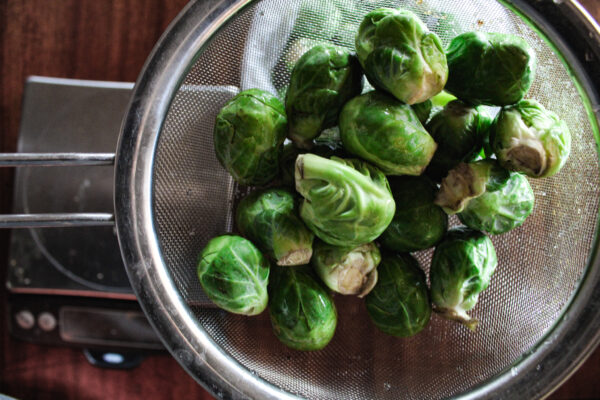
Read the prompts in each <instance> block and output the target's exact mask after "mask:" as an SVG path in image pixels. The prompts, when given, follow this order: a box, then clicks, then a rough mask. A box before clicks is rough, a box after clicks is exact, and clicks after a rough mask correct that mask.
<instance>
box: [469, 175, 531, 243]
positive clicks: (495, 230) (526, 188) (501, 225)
mask: <svg viewBox="0 0 600 400" xmlns="http://www.w3.org/2000/svg"><path fill="white" fill-rule="evenodd" d="M533 205H534V195H533V189H531V186H530V185H529V182H528V181H527V178H526V177H525V176H524V175H522V174H519V173H517V172H511V173H510V178H509V179H508V180H507V181H506V183H504V184H503V185H501V186H500V187H499V188H497V189H496V190H487V191H486V192H485V193H483V194H482V195H481V196H479V197H476V198H474V199H471V201H469V203H468V204H467V206H466V207H465V209H464V210H463V211H462V212H461V213H459V214H458V218H459V219H460V221H461V222H462V223H463V224H465V225H466V226H468V227H470V228H473V229H477V230H480V231H484V232H487V233H489V234H492V235H498V234H501V233H505V232H508V231H510V230H511V229H514V228H516V227H518V226H520V225H522V224H523V222H525V219H526V218H527V217H528V216H529V214H531V212H532V211H533Z"/></svg>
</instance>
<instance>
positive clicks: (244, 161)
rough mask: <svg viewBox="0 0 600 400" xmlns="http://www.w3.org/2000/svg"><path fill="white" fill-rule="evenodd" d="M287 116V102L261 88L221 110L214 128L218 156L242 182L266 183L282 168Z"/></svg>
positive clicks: (227, 104) (237, 98)
mask: <svg viewBox="0 0 600 400" xmlns="http://www.w3.org/2000/svg"><path fill="white" fill-rule="evenodd" d="M286 134H287V119H286V116H285V110H284V108H283V104H281V102H280V101H279V99H277V98H276V97H275V96H273V95H272V94H270V93H268V92H265V91H264V90H260V89H249V90H245V91H243V92H240V93H238V94H237V95H236V96H235V97H233V98H232V99H231V100H229V101H228V102H227V103H226V104H225V106H224V107H223V108H222V109H221V111H219V114H218V115H217V119H216V122H215V129H214V146H215V152H216V155H217V159H218V160H219V162H220V163H221V165H222V166H223V167H224V168H225V169H226V170H227V171H228V172H229V173H230V174H231V176H232V177H233V179H235V180H236V182H238V183H240V184H242V185H264V184H267V183H269V182H270V181H271V180H273V179H274V178H275V177H276V176H277V174H278V171H279V157H280V153H281V148H282V145H283V141H284V140H285V136H286Z"/></svg>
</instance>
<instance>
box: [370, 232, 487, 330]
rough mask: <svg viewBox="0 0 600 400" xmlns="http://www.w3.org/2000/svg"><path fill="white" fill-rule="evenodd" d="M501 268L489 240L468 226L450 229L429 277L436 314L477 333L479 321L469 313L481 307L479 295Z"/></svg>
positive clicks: (432, 262) (436, 251)
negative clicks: (478, 301)
mask: <svg viewBox="0 0 600 400" xmlns="http://www.w3.org/2000/svg"><path fill="white" fill-rule="evenodd" d="M497 265H498V259H497V257H496V251H495V250H494V245H493V244H492V241H491V240H490V238H489V237H487V236H486V235H485V234H483V233H481V232H479V231H476V230H473V229H470V228H466V227H456V228H452V229H450V230H449V231H448V233H447V234H446V237H445V238H444V239H443V240H442V241H441V242H440V244H438V245H437V247H436V248H435V251H434V252H433V258H432V260H431V269H430V271H429V278H430V280H431V300H432V301H433V304H434V306H435V308H434V311H435V312H437V313H439V315H440V316H442V317H443V318H446V319H451V320H455V321H458V322H460V323H462V324H464V325H465V326H467V327H468V328H469V329H471V330H475V328H476V326H477V323H478V322H477V320H476V319H475V318H471V317H470V316H469V315H468V314H467V311H469V310H471V309H472V308H473V307H475V305H476V304H477V299H478V298H479V293H481V292H482V291H484V290H485V289H486V288H487V287H488V285H489V283H490V279H491V277H492V274H493V273H494V270H495V269H496V266H497ZM380 268H381V267H380ZM380 274H381V271H380Z"/></svg>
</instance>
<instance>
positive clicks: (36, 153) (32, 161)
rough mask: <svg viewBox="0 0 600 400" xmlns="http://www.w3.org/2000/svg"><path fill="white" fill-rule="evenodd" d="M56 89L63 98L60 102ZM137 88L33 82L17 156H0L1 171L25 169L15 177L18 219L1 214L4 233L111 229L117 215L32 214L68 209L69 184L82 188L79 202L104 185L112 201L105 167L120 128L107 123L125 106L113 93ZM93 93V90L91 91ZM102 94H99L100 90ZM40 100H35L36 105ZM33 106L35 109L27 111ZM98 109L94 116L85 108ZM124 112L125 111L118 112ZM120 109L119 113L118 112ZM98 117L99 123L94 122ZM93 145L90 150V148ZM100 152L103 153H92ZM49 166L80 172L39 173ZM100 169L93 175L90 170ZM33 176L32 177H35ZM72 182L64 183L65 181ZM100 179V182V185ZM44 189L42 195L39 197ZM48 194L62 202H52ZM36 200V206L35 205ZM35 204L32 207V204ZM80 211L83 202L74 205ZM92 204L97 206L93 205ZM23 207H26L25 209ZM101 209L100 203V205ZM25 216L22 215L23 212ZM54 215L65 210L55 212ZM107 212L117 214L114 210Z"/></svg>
mask: <svg viewBox="0 0 600 400" xmlns="http://www.w3.org/2000/svg"><path fill="white" fill-rule="evenodd" d="M56 87H58V88H59V89H58V90H59V91H61V92H60V96H59V97H57V91H56V89H55V88H56ZM131 87H132V84H130V83H115V82H96V81H82V80H69V79H61V78H46V77H36V76H33V77H30V78H29V79H28V82H27V85H26V90H25V103H24V105H25V106H26V107H24V109H23V115H22V124H21V132H20V134H19V145H18V151H19V152H18V153H13V154H6V153H3V154H0V167H21V168H22V170H20V171H18V172H17V174H16V180H17V186H16V190H15V193H16V194H15V204H17V210H18V211H17V212H18V214H15V215H0V228H13V229H14V228H41V227H44V228H49V227H77V226H79V227H82V226H107V225H108V226H110V225H113V224H114V217H113V215H112V212H100V213H91V212H89V210H85V211H86V212H81V211H83V210H81V209H80V210H78V211H80V212H73V213H67V212H66V211H67V210H62V209H59V210H57V209H48V208H46V209H41V210H36V209H32V208H31V207H30V206H31V205H32V204H33V205H35V204H39V203H43V204H45V205H49V206H52V205H55V204H57V203H59V204H61V200H63V201H62V204H64V203H65V202H64V198H65V195H66V194H67V193H68V190H67V191H63V190H57V189H68V188H69V186H70V185H78V186H77V190H78V191H79V192H80V193H78V194H76V195H75V196H74V197H75V198H81V197H85V195H86V192H90V191H91V190H90V188H93V187H98V186H100V185H103V186H104V187H105V190H106V186H108V187H109V189H108V191H107V192H108V193H107V196H106V197H105V198H110V195H111V194H112V186H113V184H112V181H108V182H107V181H106V180H105V179H102V178H103V176H105V174H103V172H102V171H106V169H102V168H106V166H112V165H113V164H114V160H115V155H114V149H115V142H116V137H117V135H118V131H119V129H118V128H119V127H118V125H117V126H115V125H114V124H113V125H112V126H111V125H108V124H106V123H105V124H103V122H105V121H106V120H107V118H106V116H110V115H114V114H115V113H121V114H122V109H123V105H122V102H120V101H118V100H119V99H118V97H117V98H115V97H114V96H113V97H110V93H111V91H110V90H104V91H103V90H102V89H107V88H110V89H111V90H112V91H113V92H121V93H125V94H126V95H128V94H129V90H130V89H131ZM90 89H91V90H90ZM98 89H100V90H98ZM32 98H35V99H36V100H35V101H32ZM28 101H29V102H30V103H31V105H32V106H31V107H27V105H28V104H29V103H28ZM90 106H95V107H99V108H100V110H98V111H97V112H95V113H92V112H90V110H89V109H86V107H90ZM119 108H120V109H119ZM115 109H117V111H115ZM93 118H96V120H95V121H93V120H92V119H93ZM111 137H112V138H114V140H112V141H110V142H111V146H110V147H108V146H106V138H111ZM90 145H91V146H90ZM90 150H92V151H98V152H90ZM50 166H70V167H74V168H75V167H76V168H75V169H73V170H70V171H69V172H64V171H62V170H55V169H47V168H35V169H34V167H50ZM90 166H95V167H101V168H100V169H98V170H97V171H94V172H90V169H89V168H87V167H90ZM32 175H33V177H32ZM64 177H68V182H69V183H65V181H63V180H62V179H63V178H64ZM96 179H98V180H99V182H95V180H96ZM40 189H42V190H43V196H42V195H41V194H40ZM49 195H55V196H58V197H59V199H58V200H54V201H52V200H51V199H48V197H49ZM30 200H31V201H30ZM30 203H31V204H30ZM74 203H75V204H74V206H79V207H80V206H81V205H82V204H83V203H84V201H83V200H76V201H74ZM87 203H88V204H94V203H96V204H98V203H100V202H98V201H97V200H88V201H87ZM22 205H23V207H21V206H22ZM99 205H101V204H99ZM19 211H21V212H19ZM51 211H61V212H54V213H51ZM106 211H112V207H110V206H109V209H108V210H106Z"/></svg>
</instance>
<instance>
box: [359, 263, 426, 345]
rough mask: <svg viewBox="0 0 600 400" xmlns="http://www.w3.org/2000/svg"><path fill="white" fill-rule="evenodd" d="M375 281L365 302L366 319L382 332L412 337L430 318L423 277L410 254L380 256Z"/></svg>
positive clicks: (417, 264) (423, 274)
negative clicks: (367, 316) (367, 314)
mask: <svg viewBox="0 0 600 400" xmlns="http://www.w3.org/2000/svg"><path fill="white" fill-rule="evenodd" d="M377 270H378V271H379V272H378V274H379V280H378V281H377V284H376V285H375V287H374V288H373V290H372V291H371V293H369V294H368V295H367V297H366V299H365V304H366V307H367V312H368V313H369V317H371V320H372V321H373V322H374V323H375V326H377V328H379V329H380V330H381V331H382V332H384V333H387V334H388V335H392V336H399V337H407V336H413V335H416V334H417V333H419V332H420V331H422V330H423V328H425V326H427V323H428V322H429V318H430V317H431V303H430V301H429V290H428V289H427V282H426V281H425V273H424V272H423V271H422V270H421V268H420V267H419V263H418V262H417V260H416V259H415V258H414V257H412V256H411V255H410V254H393V255H392V254H386V253H384V254H383V257H382V259H381V264H379V267H377Z"/></svg>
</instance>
